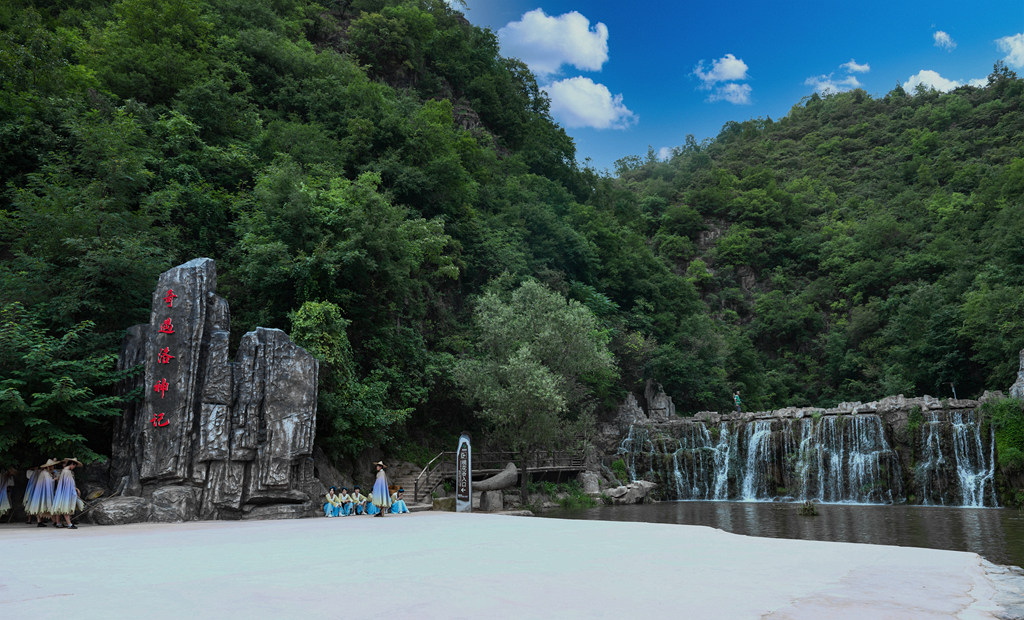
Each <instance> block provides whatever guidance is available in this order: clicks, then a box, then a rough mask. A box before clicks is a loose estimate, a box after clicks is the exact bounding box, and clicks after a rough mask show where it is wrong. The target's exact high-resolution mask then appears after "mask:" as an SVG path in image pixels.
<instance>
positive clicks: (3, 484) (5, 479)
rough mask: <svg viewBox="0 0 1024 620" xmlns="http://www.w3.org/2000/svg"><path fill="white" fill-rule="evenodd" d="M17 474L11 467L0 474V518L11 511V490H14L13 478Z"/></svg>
mask: <svg viewBox="0 0 1024 620" xmlns="http://www.w3.org/2000/svg"><path fill="white" fill-rule="evenodd" d="M17 473H18V472H17V470H15V469H14V468H13V467H12V468H10V469H8V470H7V471H4V472H0V517H2V516H4V513H6V512H7V511H8V510H10V509H11V489H13V488H14V476H15V474H17Z"/></svg>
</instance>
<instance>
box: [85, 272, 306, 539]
mask: <svg viewBox="0 0 1024 620" xmlns="http://www.w3.org/2000/svg"><path fill="white" fill-rule="evenodd" d="M216 287H217V268H216V265H215V263H214V261H213V260H212V259H209V258H197V259H195V260H191V261H189V262H187V263H185V264H183V265H179V266H177V267H174V268H173V269H169V270H167V271H165V272H164V273H163V274H161V275H160V278H159V281H158V283H157V287H156V290H155V291H154V293H153V303H152V312H151V314H150V320H149V323H148V324H146V325H136V326H134V327H132V328H130V329H129V330H128V333H127V335H126V337H125V339H124V343H123V344H122V348H121V356H120V359H119V368H120V369H122V370H129V369H132V368H135V367H138V366H140V365H141V366H142V367H143V368H144V371H142V372H138V373H136V374H134V375H131V376H130V378H128V379H126V380H125V381H124V383H123V384H122V385H121V391H122V393H125V394H126V393H128V392H131V391H134V390H141V393H142V394H143V395H144V396H143V398H142V400H135V401H132V402H130V403H129V404H128V405H127V406H126V407H125V410H124V414H123V416H122V418H121V420H120V422H119V423H118V425H117V427H116V429H115V432H114V445H113V450H112V458H111V487H112V488H114V489H115V494H116V495H118V496H121V497H115V498H111V499H110V500H106V501H113V502H115V503H116V501H118V500H120V499H122V498H123V497H137V498H142V499H143V500H144V501H145V502H146V503H147V504H148V507H145V508H144V507H142V506H136V505H135V504H137V503H138V502H135V503H134V504H131V506H132V508H133V510H132V511H131V513H132V514H131V519H132V520H138V519H140V515H146V517H147V518H146V520H151V521H189V520H192V519H242V518H268V517H296V516H305V515H309V514H315V511H316V508H315V506H314V504H315V502H314V501H313V500H312V498H313V497H316V496H318V495H319V492H320V486H321V485H320V483H319V481H318V480H316V478H314V476H313V458H312V454H313V434H314V429H315V428H316V402H317V374H318V372H319V368H318V365H317V361H316V359H314V358H313V356H312V355H310V354H309V352H307V351H306V350H305V349H303V348H302V347H299V346H298V345H296V344H294V343H293V342H292V341H291V339H290V338H288V335H287V334H285V333H284V332H282V331H281V330H278V329H264V328H262V327H260V328H257V329H256V330H255V331H251V332H249V333H247V334H245V335H244V336H242V341H241V344H240V345H239V348H238V353H237V356H236V359H235V361H231V360H230V358H229V355H228V343H229V339H230V333H229V329H230V313H229V309H228V304H227V301H225V300H224V299H223V298H221V297H219V296H217V295H216V294H215V292H214V291H215V290H216ZM121 503H124V502H121ZM119 507H120V505H119ZM98 512H100V513H102V514H104V517H105V519H104V520H105V522H107V523H114V522H118V519H117V518H116V516H114V515H111V514H110V513H115V515H116V513H118V512H121V513H124V512H126V511H125V510H123V507H122V510H120V511H114V510H111V511H106V510H103V508H102V506H100V507H98Z"/></svg>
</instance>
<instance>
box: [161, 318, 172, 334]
mask: <svg viewBox="0 0 1024 620" xmlns="http://www.w3.org/2000/svg"><path fill="white" fill-rule="evenodd" d="M160 333H161V334H173V333H174V325H171V319H170V317H167V318H166V319H164V322H163V323H162V324H161V325H160Z"/></svg>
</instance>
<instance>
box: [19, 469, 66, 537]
mask: <svg viewBox="0 0 1024 620" xmlns="http://www.w3.org/2000/svg"><path fill="white" fill-rule="evenodd" d="M58 463H60V461H58V460H56V459H49V460H48V461H46V462H45V463H43V464H42V465H40V466H39V471H38V472H36V475H35V477H34V478H33V479H32V488H31V489H29V490H28V491H26V493H31V494H32V495H31V496H30V497H29V499H28V505H27V506H26V507H25V512H26V513H27V514H29V515H32V516H34V517H35V518H36V523H37V524H38V527H46V524H45V523H43V519H48V518H49V517H50V508H51V507H52V506H53V492H54V480H53V473H52V472H53V466H54V465H56V464H58Z"/></svg>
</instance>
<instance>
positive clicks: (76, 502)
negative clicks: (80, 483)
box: [50, 458, 85, 530]
mask: <svg viewBox="0 0 1024 620" xmlns="http://www.w3.org/2000/svg"><path fill="white" fill-rule="evenodd" d="M63 463H64V469H62V470H61V472H60V477H59V478H58V479H57V490H56V491H54V494H53V503H52V504H51V506H50V514H52V515H53V524H54V525H55V526H56V527H66V528H69V529H72V530H76V529H78V526H76V525H75V524H74V523H72V522H71V515H73V514H74V513H75V511H76V510H81V509H82V508H84V507H85V506H84V504H83V503H82V498H81V493H80V492H79V491H78V487H77V486H76V485H75V467H77V466H79V465H81V464H82V463H81V462H80V461H79V460H78V459H74V458H72V459H64V461H63ZM61 517H64V524H63V525H62V524H61V522H60V518H61Z"/></svg>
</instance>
